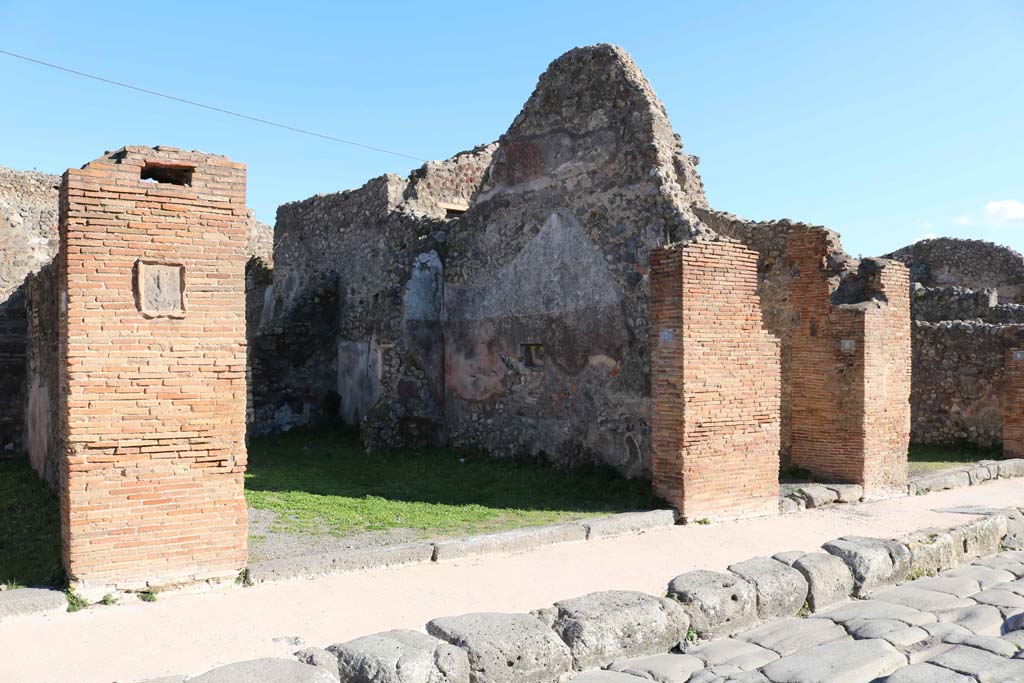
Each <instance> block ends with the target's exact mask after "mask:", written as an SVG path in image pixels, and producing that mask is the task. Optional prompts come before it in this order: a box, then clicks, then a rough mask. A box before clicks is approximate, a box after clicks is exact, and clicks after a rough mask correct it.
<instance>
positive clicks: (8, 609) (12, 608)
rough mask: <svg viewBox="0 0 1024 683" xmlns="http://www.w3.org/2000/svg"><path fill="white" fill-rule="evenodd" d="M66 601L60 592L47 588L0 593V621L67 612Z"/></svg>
mask: <svg viewBox="0 0 1024 683" xmlns="http://www.w3.org/2000/svg"><path fill="white" fill-rule="evenodd" d="M67 608H68V599H67V598H66V597H64V593H63V592H61V591H55V590H50V589H48V588H13V589H11V590H5V591H0V621H3V620H4V619H7V618H9V617H17V616H27V615H33V614H56V613H58V612H64V611H67Z"/></svg>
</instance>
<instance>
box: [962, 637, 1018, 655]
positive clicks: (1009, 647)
mask: <svg viewBox="0 0 1024 683" xmlns="http://www.w3.org/2000/svg"><path fill="white" fill-rule="evenodd" d="M943 640H945V641H946V642H947V643H953V644H954V645H970V646H971V647H976V648H978V649H979V650H985V651H987V652H991V653H992V654H994V655H999V656H1000V657H1012V656H1014V655H1015V654H1017V650H1019V649H1020V648H1019V647H1017V645H1015V644H1014V643H1012V642H1010V641H1008V640H1004V639H1003V638H996V637H995V636H979V635H975V634H973V633H968V634H961V633H950V634H948V635H947V636H946V637H945V638H943Z"/></svg>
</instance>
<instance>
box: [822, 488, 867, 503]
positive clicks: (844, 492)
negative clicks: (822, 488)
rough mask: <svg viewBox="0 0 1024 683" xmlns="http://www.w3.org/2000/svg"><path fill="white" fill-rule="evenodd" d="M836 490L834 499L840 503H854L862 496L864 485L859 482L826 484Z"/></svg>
mask: <svg viewBox="0 0 1024 683" xmlns="http://www.w3.org/2000/svg"><path fill="white" fill-rule="evenodd" d="M827 486H828V488H830V489H832V490H833V491H835V492H836V496H837V498H836V500H837V502H840V503H856V502H859V501H860V499H861V498H863V497H864V487H863V486H861V485H859V484H827Z"/></svg>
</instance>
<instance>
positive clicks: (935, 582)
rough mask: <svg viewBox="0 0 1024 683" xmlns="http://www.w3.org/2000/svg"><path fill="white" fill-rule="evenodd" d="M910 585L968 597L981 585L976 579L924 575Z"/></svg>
mask: <svg viewBox="0 0 1024 683" xmlns="http://www.w3.org/2000/svg"><path fill="white" fill-rule="evenodd" d="M910 585H912V586H917V587H918V588H924V589H925V590H930V591H938V592H940V593H949V594H950V595H955V596H956V597H958V598H968V597H970V596H972V595H974V594H975V593H977V592H978V591H980V590H981V586H980V585H979V584H978V582H977V581H975V580H973V579H968V578H957V577H953V576H926V577H924V578H922V579H918V580H917V581H914V582H913V583H912V584H910Z"/></svg>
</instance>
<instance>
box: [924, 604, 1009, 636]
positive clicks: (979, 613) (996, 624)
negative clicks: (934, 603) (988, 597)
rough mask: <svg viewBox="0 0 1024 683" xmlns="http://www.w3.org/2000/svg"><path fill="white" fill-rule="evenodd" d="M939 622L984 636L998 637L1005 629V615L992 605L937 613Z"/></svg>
mask: <svg viewBox="0 0 1024 683" xmlns="http://www.w3.org/2000/svg"><path fill="white" fill-rule="evenodd" d="M935 616H936V617H937V618H938V620H939V621H942V622H951V623H955V624H957V625H958V626H963V627H964V628H966V629H968V630H970V631H972V632H974V633H976V634H978V635H982V636H998V635H999V633H1000V631H1001V630H1002V627H1003V615H1002V613H1000V611H999V610H998V609H997V608H995V607H993V606H992V605H975V606H974V607H961V608H960V609H954V610H949V611H947V612H936V614H935Z"/></svg>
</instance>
